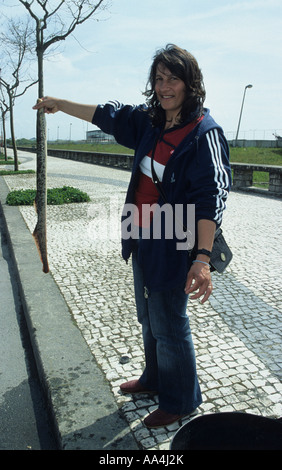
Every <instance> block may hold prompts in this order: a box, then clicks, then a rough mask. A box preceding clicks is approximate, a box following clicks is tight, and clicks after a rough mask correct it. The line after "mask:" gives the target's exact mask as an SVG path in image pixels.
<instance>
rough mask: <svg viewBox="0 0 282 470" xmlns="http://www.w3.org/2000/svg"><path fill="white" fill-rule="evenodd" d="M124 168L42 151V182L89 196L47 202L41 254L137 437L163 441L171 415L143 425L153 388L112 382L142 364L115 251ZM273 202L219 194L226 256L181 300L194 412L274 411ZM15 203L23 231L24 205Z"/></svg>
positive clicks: (20, 182) (277, 367)
mask: <svg viewBox="0 0 282 470" xmlns="http://www.w3.org/2000/svg"><path fill="white" fill-rule="evenodd" d="M21 157H22V161H23V162H24V161H26V163H23V164H22V166H21V168H24V167H26V168H32V167H34V160H33V159H32V156H31V155H30V154H28V158H27V154H24V153H22V154H21ZM24 157H25V158H24ZM129 176H130V175H129V172H126V171H122V170H113V169H109V168H104V167H98V166H93V165H88V164H83V163H78V162H64V161H61V160H59V159H55V158H48V186H49V187H60V186H63V185H71V186H74V187H77V188H80V189H82V190H83V191H86V192H87V193H88V194H89V195H90V197H91V202H90V203H86V204H79V205H76V204H71V205H64V206H53V207H51V206H48V215H47V218H48V252H49V264H50V269H51V273H52V275H53V277H54V279H55V281H56V283H57V284H58V286H59V287H60V290H61V292H62V294H63V296H64V298H65V300H66V302H67V304H68V306H69V308H70V310H71V312H72V315H73V317H74V319H75V321H76V323H77V325H78V327H79V329H80V331H81V333H82V335H83V337H84V338H85V341H86V342H87V344H88V346H89V348H90V349H91V351H92V353H93V355H94V357H95V359H96V361H97V363H98V364H99V366H100V367H101V369H102V370H103V372H104V374H105V377H106V379H107V380H108V381H109V383H110V385H111V388H112V392H113V394H114V396H115V399H116V401H117V403H118V405H119V406H120V407H121V408H122V410H123V413H124V415H125V417H126V419H127V421H128V424H129V426H130V428H131V429H132V431H133V433H134V435H135V437H136V439H137V441H138V443H139V445H140V447H141V448H143V449H148V450H149V449H150V450H152V449H163V450H164V449H169V445H170V441H171V438H172V436H173V435H174V434H175V432H176V430H177V429H178V427H179V424H173V425H171V426H169V427H167V428H162V429H158V430H148V429H147V428H146V427H145V426H144V425H143V423H142V418H143V417H144V416H145V415H147V414H148V413H149V412H151V411H152V410H153V409H155V408H156V407H157V406H158V401H157V396H154V397H151V396H144V395H137V396H135V397H134V398H132V397H131V396H123V395H121V394H120V392H119V385H120V383H122V382H123V381H126V380H130V379H132V378H138V377H139V376H140V374H141V372H142V367H143V345H142V338H141V330H140V325H139V324H138V322H137V320H136V313H135V302H134V294H133V281H132V273H131V266H130V263H129V264H128V265H126V263H125V262H124V261H123V260H122V259H121V256H120V236H119V219H120V208H121V207H122V203H123V200H124V196H125V192H126V188H127V184H128V181H129ZM5 179H6V182H7V184H8V185H9V187H10V189H20V188H31V187H35V177H34V176H32V175H23V176H17V177H14V176H7V177H5ZM281 205H282V203H281V200H277V199H272V198H266V197H259V196H254V195H249V194H248V195H246V194H239V193H234V192H232V193H231V194H230V196H229V201H228V210H227V211H226V213H225V217H224V223H223V228H224V233H225V235H226V238H227V240H228V243H229V245H230V247H231V249H232V250H233V254H234V258H233V261H232V263H231V265H230V267H229V268H228V269H227V271H226V273H225V274H223V275H218V274H213V282H214V292H213V295H212V298H211V299H210V301H208V302H207V303H206V304H205V305H201V304H200V303H199V302H198V301H194V302H192V301H190V302H189V304H188V310H189V318H190V324H191V329H192V333H193V338H194V344H195V350H196V357H197V367H198V374H199V380H200V385H201V389H202V394H203V404H202V405H201V406H200V407H199V410H198V411H199V413H200V414H203V413H215V412H224V411H244V412H249V413H252V414H257V415H262V416H269V417H274V418H277V417H280V416H281V415H282V412H281V411H282V406H281V395H282V394H281V390H282V384H281V377H282V372H281V362H282V357H281V356H282V355H281V310H282V309H281V292H280V290H281V274H282V273H281V257H280V256H279V253H281V241H282V240H281V233H282V231H281V208H282V207H281ZM21 212H22V214H23V217H24V219H25V221H26V223H27V225H28V227H29V228H30V230H31V231H33V229H34V226H35V223H36V216H35V213H34V209H33V208H30V207H22V208H21ZM106 213H107V214H108V216H107V218H106V217H105V214H106ZM184 422H185V421H184ZM180 424H181V423H180Z"/></svg>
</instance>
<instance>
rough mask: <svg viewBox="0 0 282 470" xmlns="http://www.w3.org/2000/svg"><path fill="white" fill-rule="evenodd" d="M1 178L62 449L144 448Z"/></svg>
mask: <svg viewBox="0 0 282 470" xmlns="http://www.w3.org/2000/svg"><path fill="white" fill-rule="evenodd" d="M8 192H9V189H8V186H7V184H6V182H5V180H4V178H3V177H0V210H1V211H2V213H3V218H4V221H5V225H6V231H7V239H8V241H9V247H10V250H11V255H12V258H13V260H14V264H15V268H16V272H17V278H18V279H17V281H18V285H19V290H20V296H21V301H22V305H23V310H24V314H25V318H26V322H27V325H28V330H29V335H30V339H31V344H32V348H33V353H34V356H35V360H36V364H37V369H38V374H39V377H40V381H41V384H42V386H43V390H44V392H45V395H46V399H47V404H48V408H49V410H50V414H51V417H52V420H53V423H54V427H55V430H56V434H57V440H58V445H59V448H60V449H62V450H101V451H104V450H138V445H137V443H136V440H135V438H134V436H133V434H132V433H131V431H130V428H129V426H128V424H127V422H126V421H125V419H124V418H123V417H122V415H121V413H120V411H119V408H118V406H117V404H116V402H115V399H114V396H113V394H112V392H111V389H110V386H109V384H108V383H107V381H106V379H105V377H104V374H103V372H102V371H101V370H100V368H99V367H98V365H97V364H96V362H95V359H94V357H93V355H92V353H91V351H90V350H89V348H88V346H87V344H86V342H85V340H84V338H83V337H82V335H81V333H80V331H79V329H78V328H77V326H76V324H75V322H74V320H73V318H72V315H71V312H70V310H69V308H68V306H67V304H66V302H65V300H64V298H63V296H62V294H61V293H60V291H59V288H58V286H57V284H56V283H55V281H54V279H53V277H52V275H51V274H50V273H49V274H44V273H43V271H42V263H41V261H40V258H39V255H38V251H37V248H36V246H35V243H34V241H33V238H32V235H31V233H30V231H29V229H28V228H27V226H26V224H25V222H24V219H23V217H22V215H21V213H20V211H19V209H18V207H10V206H7V205H6V203H5V201H6V197H7V194H8Z"/></svg>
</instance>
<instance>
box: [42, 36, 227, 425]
mask: <svg viewBox="0 0 282 470" xmlns="http://www.w3.org/2000/svg"><path fill="white" fill-rule="evenodd" d="M145 95H146V97H147V104H146V106H145V105H142V106H137V107H135V106H124V105H122V104H120V103H118V102H109V103H107V104H105V105H98V106H90V105H81V104H78V103H72V102H70V101H66V100H60V99H56V98H49V97H44V98H43V100H42V102H41V103H39V104H37V105H36V106H34V109H40V108H44V110H45V112H47V113H54V112H56V111H63V112H65V113H68V114H71V115H72V116H76V117H78V118H81V119H85V120H87V121H89V122H92V123H93V124H95V125H96V126H98V127H99V128H100V129H102V130H103V131H104V132H106V133H108V134H112V135H114V137H115V139H116V140H117V142H118V143H120V144H122V145H124V146H127V147H129V148H133V149H134V150H135V155H134V161H133V167H132V174H131V180H130V183H129V187H128V191H127V196H126V201H125V206H124V207H125V208H124V211H123V217H122V255H123V258H124V259H125V260H128V259H129V257H130V256H131V255H132V264H133V274H134V287H135V298H136V306H137V315H138V321H139V322H140V323H141V325H142V333H143V341H144V351H145V361H146V365H145V369H144V372H143V374H142V376H141V377H140V378H139V380H131V381H129V382H127V383H125V384H122V385H121V387H120V388H121V391H122V392H123V393H130V394H134V393H148V392H149V393H150V392H151V393H158V394H159V408H158V409H156V410H155V411H153V412H152V413H150V414H149V415H148V416H147V417H146V418H145V420H144V423H145V425H146V426H147V427H149V428H155V427H161V426H166V425H169V424H171V423H173V422H175V421H178V420H179V419H180V418H181V417H184V416H187V415H189V414H191V413H193V412H194V410H195V409H196V408H197V407H198V406H199V405H200V404H201V402H202V398H201V391H200V387H199V383H198V378H197V372H196V361H195V354H194V347H193V341H192V337H191V330H190V326H189V319H188V316H187V312H186V309H187V301H188V295H189V294H191V293H193V295H192V297H191V299H198V298H201V297H202V300H201V302H202V303H203V302H205V301H206V300H207V299H208V298H209V296H210V294H211V292H212V281H211V274H210V268H209V259H210V253H211V250H212V246H213V239H214V233H215V230H216V228H217V227H219V226H220V224H221V220H222V212H223V210H224V208H225V202H226V198H227V194H228V191H229V188H230V166H229V160H228V156H229V152H228V145H227V142H226V140H225V137H224V135H223V131H222V129H221V128H220V127H219V126H218V125H217V124H216V123H215V121H214V120H213V118H212V117H211V116H210V114H209V111H208V110H207V109H205V108H204V107H203V104H204V100H205V89H204V85H203V78H202V74H201V71H200V69H199V66H198V64H197V61H196V59H195V58H194V57H193V56H192V55H191V54H190V53H188V52H187V51H186V50H184V49H181V48H179V47H177V46H175V45H168V46H166V48H164V49H162V50H160V51H158V52H157V53H156V55H155V57H154V60H153V64H152V67H151V71H150V75H149V80H148V84H147V89H146V92H145ZM152 161H153V167H152ZM154 168H155V171H156V173H157V176H158V180H159V181H160V182H161V183H160V184H161V190H160V189H158V188H157V186H156V184H155V183H154V182H153V181H152V172H153V171H154ZM159 191H163V193H161V194H162V195H160V192H159ZM132 205H133V206H134V208H135V212H134V216H133V218H128V213H129V212H130V211H129V208H130V207H132ZM180 205H181V207H182V208H183V212H182V218H181V221H180V225H182V227H181V229H182V231H181V233H182V238H183V235H184V232H185V227H188V226H189V227H190V228H191V226H192V225H193V228H194V229H195V234H196V244H195V249H194V250H193V254H191V250H188V249H187V248H186V249H183V247H182V248H179V241H180V238H181V237H180V238H179V236H178V235H177V233H176V232H177V230H176V228H177V226H178V234H179V224H178V220H177V217H176V215H175V214H176V207H179V206H180ZM189 205H193V207H194V209H195V219H194V220H190V217H189V212H188V211H186V210H185V207H186V206H187V207H188V206H189ZM164 207H169V208H170V210H171V211H172V212H170V215H171V214H173V217H172V219H173V221H175V227H174V232H173V234H172V236H171V232H170V234H169V235H170V236H167V233H168V231H167V223H165V221H163V218H162V216H160V217H159V215H160V212H162V211H160V210H158V209H163V208H164ZM157 215H158V217H157ZM174 216H175V218H174ZM172 219H171V217H169V223H170V225H171V222H172ZM128 220H129V221H130V223H129V222H128ZM156 220H158V221H159V225H158V231H157V236H156V232H154V230H153V228H154V223H155V221H156ZM186 231H187V229H186ZM187 233H188V232H187ZM181 246H182V245H181Z"/></svg>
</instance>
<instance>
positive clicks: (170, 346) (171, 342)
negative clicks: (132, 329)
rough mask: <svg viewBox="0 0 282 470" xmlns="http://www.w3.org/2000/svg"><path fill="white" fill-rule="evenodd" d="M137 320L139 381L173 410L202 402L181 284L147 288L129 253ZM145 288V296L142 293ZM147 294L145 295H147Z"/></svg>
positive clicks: (166, 408)
mask: <svg viewBox="0 0 282 470" xmlns="http://www.w3.org/2000/svg"><path fill="white" fill-rule="evenodd" d="M132 264H133V275H134V288H135V299H136V307H137V316H138V321H139V323H141V325H142V333H143V342H144V351H145V361H146V366H145V370H144V372H143V374H142V376H141V377H140V379H139V380H140V382H141V383H142V385H143V386H144V387H146V389H149V390H156V391H157V392H158V394H159V407H160V409H161V410H163V411H166V412H168V413H172V414H179V415H184V414H188V413H191V412H192V411H193V410H195V408H197V407H198V406H199V405H200V404H201V403H202V397H201V391H200V387H199V383H198V377H197V372H196V360H195V352H194V345H193V341H192V335H191V330H190V326H189V319H188V316H187V313H186V308H187V301H188V296H187V295H186V294H185V293H184V286H181V287H179V288H177V289H172V290H166V291H158V292H149V293H148V296H147V295H146V289H145V286H144V281H143V272H142V269H141V267H140V266H139V265H138V262H137V250H135V251H134V252H133V254H132ZM144 292H145V296H144ZM146 297H147V298H146Z"/></svg>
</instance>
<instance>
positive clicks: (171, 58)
mask: <svg viewBox="0 0 282 470" xmlns="http://www.w3.org/2000/svg"><path fill="white" fill-rule="evenodd" d="M160 63H161V64H163V65H164V66H165V67H167V68H168V69H169V71H170V72H171V73H173V74H174V75H175V76H176V77H178V78H180V79H181V80H182V81H183V82H184V83H185V85H186V98H185V100H184V103H183V105H182V109H181V113H180V118H179V121H180V123H183V122H185V121H186V120H187V119H188V118H189V116H191V113H193V118H194V119H195V118H197V117H200V116H201V115H202V114H203V105H204V101H205V98H206V91H205V87H204V83H203V75H202V72H201V70H200V68H199V65H198V62H197V60H196V59H195V57H194V56H193V55H192V54H190V52H187V51H186V50H185V49H181V48H180V47H178V46H176V45H175V44H167V46H166V47H165V48H163V49H160V50H158V51H157V52H156V54H155V56H154V58H153V63H152V66H151V69H150V73H149V78H148V82H147V85H146V90H145V92H144V95H145V96H146V97H147V105H148V112H149V114H150V116H151V118H152V123H153V125H155V126H160V125H163V123H164V121H165V111H164V110H163V109H162V107H161V106H160V103H159V101H158V99H157V95H156V92H155V78H156V70H157V67H158V64H160ZM194 116H195V117H194Z"/></svg>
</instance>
